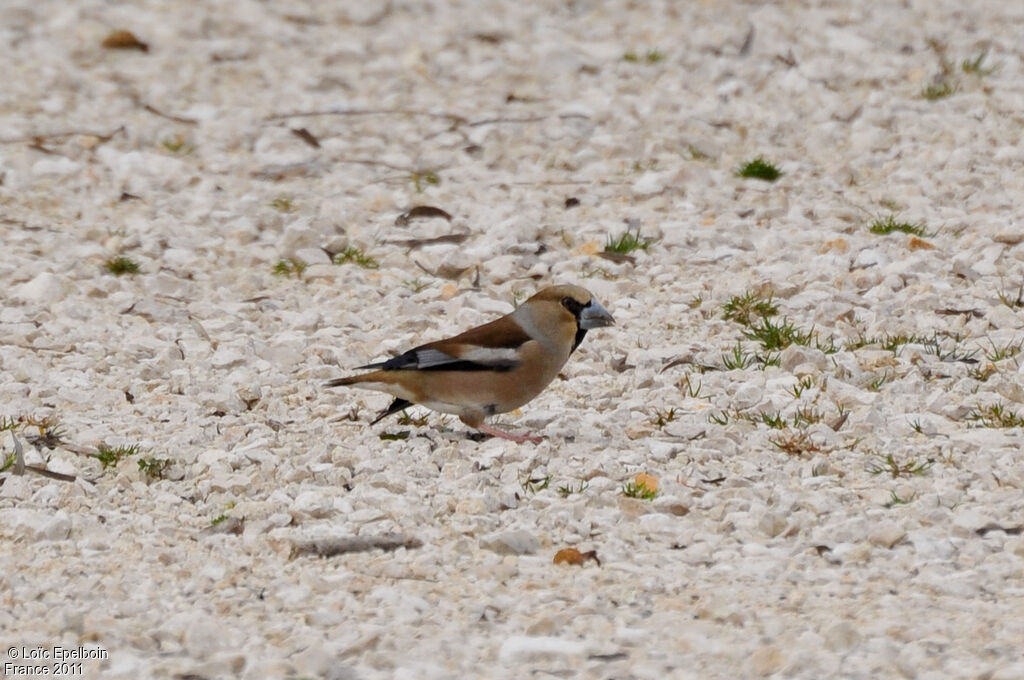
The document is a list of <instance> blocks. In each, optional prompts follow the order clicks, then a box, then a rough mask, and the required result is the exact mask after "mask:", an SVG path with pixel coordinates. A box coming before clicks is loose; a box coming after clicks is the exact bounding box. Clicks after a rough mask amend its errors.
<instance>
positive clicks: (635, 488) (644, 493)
mask: <svg viewBox="0 0 1024 680" xmlns="http://www.w3.org/2000/svg"><path fill="white" fill-rule="evenodd" d="M622 495H623V496H626V497H628V498H639V499H640V500H643V501H653V500H654V499H655V498H657V497H658V492H657V490H655V489H651V488H649V487H648V486H647V485H646V484H644V483H643V482H642V481H641V482H626V483H625V484H624V485H623V486H622Z"/></svg>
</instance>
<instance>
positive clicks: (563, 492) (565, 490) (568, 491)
mask: <svg viewBox="0 0 1024 680" xmlns="http://www.w3.org/2000/svg"><path fill="white" fill-rule="evenodd" d="M589 487H590V482H587V481H583V480H580V483H579V484H577V485H576V486H572V485H569V484H564V485H562V486H560V487H558V495H559V496H561V497H562V498H568V497H569V496H571V495H573V494H574V493H583V492H584V491H586V490H587V489H588V488H589Z"/></svg>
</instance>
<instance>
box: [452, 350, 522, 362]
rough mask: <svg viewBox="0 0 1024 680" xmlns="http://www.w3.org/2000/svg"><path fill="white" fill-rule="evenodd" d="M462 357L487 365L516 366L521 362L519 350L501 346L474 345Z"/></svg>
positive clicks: (465, 359)
mask: <svg viewBox="0 0 1024 680" xmlns="http://www.w3.org/2000/svg"><path fill="white" fill-rule="evenodd" d="M462 359H463V360H464V361H472V362H473V363H476V364H484V365H487V366H491V365H493V366H514V365H515V364H517V363H518V362H519V356H518V352H517V350H515V349H508V348H499V347H474V348H473V349H471V350H469V351H468V352H466V353H465V354H464V355H463V357H462Z"/></svg>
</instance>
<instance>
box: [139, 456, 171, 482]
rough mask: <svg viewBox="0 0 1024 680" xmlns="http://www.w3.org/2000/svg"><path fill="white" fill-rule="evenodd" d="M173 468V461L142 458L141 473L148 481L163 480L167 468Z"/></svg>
mask: <svg viewBox="0 0 1024 680" xmlns="http://www.w3.org/2000/svg"><path fill="white" fill-rule="evenodd" d="M169 467H171V461H170V460H168V459H167V458H140V459H139V472H141V473H142V474H143V476H144V477H145V478H146V479H163V478H164V473H165V472H167V468H169Z"/></svg>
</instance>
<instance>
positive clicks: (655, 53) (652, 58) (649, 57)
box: [622, 49, 665, 64]
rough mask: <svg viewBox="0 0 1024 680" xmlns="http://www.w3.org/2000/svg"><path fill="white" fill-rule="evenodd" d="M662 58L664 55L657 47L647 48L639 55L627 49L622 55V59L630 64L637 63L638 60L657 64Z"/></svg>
mask: <svg viewBox="0 0 1024 680" xmlns="http://www.w3.org/2000/svg"><path fill="white" fill-rule="evenodd" d="M664 59H665V55H664V54H662V53H661V51H659V50H657V49H653V50H647V52H646V53H645V54H644V55H643V56H640V55H639V54H637V53H636V52H634V51H633V50H629V51H628V52H626V53H625V54H623V55H622V60H623V61H626V62H629V63H630V64H638V63H640V62H644V63H645V64H657V63H658V62H659V61H662V60H664Z"/></svg>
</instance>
